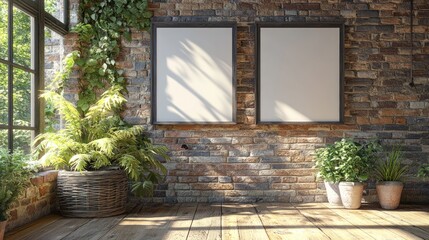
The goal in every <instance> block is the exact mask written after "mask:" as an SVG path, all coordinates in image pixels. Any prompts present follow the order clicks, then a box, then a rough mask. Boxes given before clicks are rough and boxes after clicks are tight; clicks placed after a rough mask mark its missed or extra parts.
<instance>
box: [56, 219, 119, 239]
mask: <svg viewBox="0 0 429 240" xmlns="http://www.w3.org/2000/svg"><path fill="white" fill-rule="evenodd" d="M124 216H125V215H119V216H115V217H107V218H94V219H91V221H89V222H88V223H86V224H84V225H82V226H81V227H79V228H78V229H76V230H75V231H73V232H72V233H70V234H69V235H67V236H66V237H65V238H63V239H62V240H76V239H85V240H98V239H100V238H101V237H103V236H104V235H105V234H106V233H107V232H108V231H110V230H111V229H112V228H113V227H115V226H116V225H118V223H119V222H120V221H121V220H122V219H123V218H124Z"/></svg>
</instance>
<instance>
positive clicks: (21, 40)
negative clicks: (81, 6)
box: [0, 0, 57, 152]
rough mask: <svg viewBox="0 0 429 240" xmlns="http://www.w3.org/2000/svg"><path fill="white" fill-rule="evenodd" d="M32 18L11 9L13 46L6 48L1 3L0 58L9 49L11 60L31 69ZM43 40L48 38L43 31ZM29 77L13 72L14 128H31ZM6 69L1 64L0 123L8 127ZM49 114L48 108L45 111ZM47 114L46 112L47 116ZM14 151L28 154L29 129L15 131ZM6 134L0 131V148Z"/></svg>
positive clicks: (3, 4) (48, 0)
mask: <svg viewBox="0 0 429 240" xmlns="http://www.w3.org/2000/svg"><path fill="white" fill-rule="evenodd" d="M55 4H57V3H56V2H55V0H45V9H46V10H47V11H48V10H49V12H54V11H55V8H56V5H55ZM31 27H32V26H31V17H30V16H29V15H27V14H25V13H24V12H23V11H21V10H20V9H18V8H16V7H14V9H13V46H8V36H9V34H8V3H7V1H4V0H0V58H1V59H4V60H8V48H9V47H12V48H13V53H14V55H13V57H14V59H13V61H14V62H15V63H17V64H20V65H22V66H25V67H31V66H32V64H31V59H32V57H35V56H31V53H32V51H31V47H32V46H31V44H32V39H31V38H32V37H34V36H32V34H31V33H32V31H31ZM46 33H47V34H46V35H45V38H46V39H48V38H49V37H50V34H49V32H48V31H47V32H46ZM32 78H34V76H32V74H31V73H29V72H26V71H23V70H20V69H18V68H14V69H13V93H12V94H13V116H12V118H13V124H14V125H15V126H30V124H31V118H32V116H31V113H32V112H33V111H32V109H31V106H32V104H31V102H32V98H33V96H32V94H33V93H32V92H31V91H32V85H31V82H32ZM8 94H9V92H8V67H7V65H6V64H3V63H0V103H1V104H0V124H2V125H8V117H9V116H8ZM48 111H49V109H48ZM48 115H49V113H48ZM13 134H14V137H13V141H14V149H21V150H25V151H26V152H29V147H30V143H31V131H30V130H14V131H13ZM7 141H8V131H7V130H1V131H0V147H5V148H7V146H8V142H7Z"/></svg>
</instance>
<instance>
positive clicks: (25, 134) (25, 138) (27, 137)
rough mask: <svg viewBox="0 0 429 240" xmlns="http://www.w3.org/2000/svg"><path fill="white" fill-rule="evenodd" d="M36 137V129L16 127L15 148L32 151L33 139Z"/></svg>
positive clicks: (14, 133)
mask: <svg viewBox="0 0 429 240" xmlns="http://www.w3.org/2000/svg"><path fill="white" fill-rule="evenodd" d="M33 138H34V131H29V130H21V129H19V130H18V129H15V130H13V149H14V150H22V151H24V153H26V154H29V153H30V152H31V141H32V139H33Z"/></svg>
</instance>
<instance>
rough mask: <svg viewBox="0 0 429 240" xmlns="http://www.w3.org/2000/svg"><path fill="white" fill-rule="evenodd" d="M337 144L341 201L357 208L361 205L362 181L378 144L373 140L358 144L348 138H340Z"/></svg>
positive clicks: (346, 205) (352, 207) (370, 165)
mask: <svg viewBox="0 0 429 240" xmlns="http://www.w3.org/2000/svg"><path fill="white" fill-rule="evenodd" d="M337 144H339V150H338V151H339V155H340V158H341V160H340V161H341V163H340V165H339V167H338V168H339V171H340V175H341V181H340V184H339V189H340V195H341V201H342V203H343V205H344V207H345V208H349V209H357V208H360V206H361V199H362V193H363V187H364V184H363V182H364V181H366V180H367V179H368V177H369V173H370V171H371V169H372V167H373V165H374V161H375V157H376V153H377V152H378V150H379V148H380V145H379V144H378V143H377V142H375V141H371V142H368V143H365V144H360V143H358V142H355V141H353V140H350V139H342V140H341V141H340V142H339V143H337Z"/></svg>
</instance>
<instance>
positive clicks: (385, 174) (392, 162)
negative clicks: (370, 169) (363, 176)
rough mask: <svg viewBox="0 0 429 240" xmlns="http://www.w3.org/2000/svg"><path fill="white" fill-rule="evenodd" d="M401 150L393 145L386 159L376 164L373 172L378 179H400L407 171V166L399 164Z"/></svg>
mask: <svg viewBox="0 0 429 240" xmlns="http://www.w3.org/2000/svg"><path fill="white" fill-rule="evenodd" d="M401 158H402V152H401V150H400V149H399V148H398V147H395V148H394V149H393V150H392V151H391V152H390V153H389V155H388V157H387V160H385V161H383V162H381V163H379V164H378V166H377V168H376V170H375V172H376V176H377V180H379V181H400V180H401V178H402V176H403V175H404V174H405V173H406V172H407V170H408V167H407V166H401Z"/></svg>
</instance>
